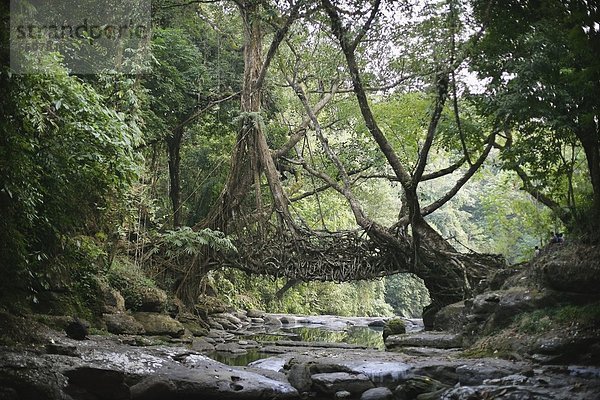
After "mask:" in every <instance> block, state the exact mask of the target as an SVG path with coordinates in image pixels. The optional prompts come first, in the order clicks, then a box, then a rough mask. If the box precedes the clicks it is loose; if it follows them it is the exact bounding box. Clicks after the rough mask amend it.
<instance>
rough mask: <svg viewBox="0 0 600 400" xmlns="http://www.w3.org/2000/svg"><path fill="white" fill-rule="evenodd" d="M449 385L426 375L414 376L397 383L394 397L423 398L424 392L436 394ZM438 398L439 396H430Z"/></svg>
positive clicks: (405, 399) (400, 399)
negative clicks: (399, 383)
mask: <svg viewBox="0 0 600 400" xmlns="http://www.w3.org/2000/svg"><path fill="white" fill-rule="evenodd" d="M448 387H449V386H447V385H444V384H443V383H441V382H439V381H437V380H435V379H432V378H430V377H428V376H415V377H412V378H410V379H408V380H407V381H406V382H404V383H402V384H401V385H399V386H398V387H397V388H396V389H395V390H394V397H395V398H396V399H398V400H409V399H424V398H425V397H424V396H425V394H426V393H432V394H436V395H437V394H438V393H439V392H441V391H443V390H445V389H447V388H448ZM432 398H436V399H437V398H439V397H432Z"/></svg>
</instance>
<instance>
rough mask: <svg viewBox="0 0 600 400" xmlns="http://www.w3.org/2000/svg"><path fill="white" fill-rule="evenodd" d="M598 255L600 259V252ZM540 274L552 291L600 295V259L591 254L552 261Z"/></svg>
mask: <svg viewBox="0 0 600 400" xmlns="http://www.w3.org/2000/svg"><path fill="white" fill-rule="evenodd" d="M596 253H597V255H596V257H600V252H599V251H596ZM540 273H541V277H542V281H543V283H544V284H545V285H546V286H548V287H549V288H551V289H554V290H558V291H562V292H573V293H584V294H593V295H598V287H600V259H599V258H593V256H592V255H590V254H581V255H578V256H577V257H573V258H571V259H568V260H563V259H553V260H550V261H548V262H547V263H545V264H544V265H543V266H542V267H541V271H540Z"/></svg>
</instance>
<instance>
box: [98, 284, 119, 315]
mask: <svg viewBox="0 0 600 400" xmlns="http://www.w3.org/2000/svg"><path fill="white" fill-rule="evenodd" d="M98 281H99V282H98V287H99V288H100V292H101V293H102V312H104V313H117V312H123V311H125V299H124V298H123V296H122V295H121V293H120V292H119V291H118V290H117V289H114V288H112V287H110V286H109V285H108V284H107V283H106V282H103V281H102V280H98Z"/></svg>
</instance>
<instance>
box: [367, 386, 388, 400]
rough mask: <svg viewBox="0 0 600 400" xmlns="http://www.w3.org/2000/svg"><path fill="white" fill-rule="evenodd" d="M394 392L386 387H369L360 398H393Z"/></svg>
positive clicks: (383, 399)
mask: <svg viewBox="0 0 600 400" xmlns="http://www.w3.org/2000/svg"><path fill="white" fill-rule="evenodd" d="M393 396H394V394H393V393H392V391H391V390H390V389H388V388H386V387H378V388H373V389H368V390H367V391H365V392H364V393H363V394H362V395H361V396H360V400H392V398H393Z"/></svg>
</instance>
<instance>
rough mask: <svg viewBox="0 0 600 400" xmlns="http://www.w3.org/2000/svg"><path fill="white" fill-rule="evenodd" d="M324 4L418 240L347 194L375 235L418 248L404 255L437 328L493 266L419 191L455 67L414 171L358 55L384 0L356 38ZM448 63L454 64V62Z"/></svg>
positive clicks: (442, 87)
mask: <svg viewBox="0 0 600 400" xmlns="http://www.w3.org/2000/svg"><path fill="white" fill-rule="evenodd" d="M322 4H323V6H324V8H325V11H326V12H327V14H328V16H329V18H330V21H331V28H332V31H333V34H334V35H335V37H336V38H337V39H338V41H339V43H340V47H341V49H342V52H343V53H344V56H345V58H346V63H347V65H348V70H349V73H350V77H351V79H352V84H353V88H354V93H355V95H356V99H357V101H358V105H359V108H360V111H361V114H362V116H363V119H364V121H365V125H366V126H367V129H368V130H369V132H370V133H371V135H372V137H373V139H374V140H375V142H376V143H377V145H378V146H379V148H380V150H381V152H382V154H383V155H384V156H385V157H386V159H387V161H388V164H389V165H390V167H391V168H392V170H393V171H394V173H395V175H396V178H397V180H398V181H399V182H400V184H401V185H402V188H403V189H404V197H403V200H405V203H406V204H403V212H407V213H408V216H407V217H408V218H407V222H406V224H409V225H410V227H411V232H412V243H410V244H408V243H407V240H406V239H405V238H402V237H399V236H397V235H393V234H391V232H382V229H381V227H378V226H377V224H375V223H374V222H372V221H368V218H366V217H365V216H364V215H363V214H362V213H360V212H359V210H356V209H355V208H356V207H357V205H356V204H353V203H355V201H354V199H353V198H352V196H350V195H348V194H347V193H344V194H345V195H346V198H347V199H348V201H349V202H350V204H351V207H352V209H353V211H354V215H355V216H356V220H357V222H358V223H359V225H361V226H362V227H363V228H365V229H366V230H367V232H368V233H369V235H370V236H371V237H372V238H373V239H374V240H378V241H381V242H386V243H387V245H388V247H390V248H393V247H396V248H397V249H398V251H403V252H406V247H407V244H408V245H409V246H410V247H411V248H412V254H411V255H409V256H408V257H404V260H408V262H410V263H412V265H410V266H408V268H409V272H412V273H414V274H416V275H417V276H419V277H420V278H421V279H423V280H424V282H425V285H426V286H427V288H428V290H429V292H430V295H431V299H432V304H431V305H430V306H429V307H428V308H427V309H426V310H425V312H424V316H423V317H424V318H423V319H424V322H425V327H426V328H431V327H432V323H433V316H434V315H435V313H436V312H437V311H438V310H439V309H440V308H441V307H443V306H445V305H448V304H451V303H454V302H457V301H460V300H462V299H464V298H467V297H470V296H471V294H472V289H473V284H474V282H475V281H477V280H480V279H481V278H482V277H485V276H486V275H487V272H488V271H489V265H486V263H481V262H479V257H477V256H476V255H475V256H469V255H462V254H460V253H458V252H457V251H456V250H455V249H454V248H453V247H452V246H451V245H450V244H449V243H448V241H447V240H445V239H444V238H443V237H441V236H440V235H439V234H438V233H437V232H436V231H435V230H434V229H433V228H432V227H431V226H430V225H429V224H428V223H427V222H426V221H425V219H424V218H423V214H424V212H423V210H422V209H421V205H420V204H419V197H418V193H417V189H418V184H419V182H420V181H421V179H422V178H423V173H424V170H425V167H426V163H427V156H428V152H429V150H430V147H431V144H432V143H433V139H434V135H435V133H436V129H437V124H438V122H439V119H440V117H441V113H442V110H443V107H444V103H445V100H446V97H447V90H448V73H449V71H448V72H444V71H441V72H440V73H439V74H438V75H437V76H436V81H435V84H436V91H437V93H436V94H437V96H436V100H435V104H434V107H433V112H432V117H431V121H430V126H429V128H428V132H427V137H426V140H425V143H424V145H423V148H422V149H421V152H420V154H419V158H418V160H417V167H416V168H415V171H414V172H413V173H412V174H410V173H409V172H408V170H407V168H406V167H405V165H403V163H402V162H401V161H400V159H399V157H398V156H397V154H396V152H395V150H394V148H393V147H392V146H391V144H390V143H389V141H388V140H387V138H386V137H385V135H384V134H383V132H382V131H381V129H380V128H379V126H378V124H377V121H376V119H375V117H374V115H373V113H372V111H371V108H370V105H369V101H368V99H367V96H366V93H365V89H364V87H363V83H362V79H361V76H360V72H359V67H358V63H357V60H356V56H355V50H356V48H357V46H358V43H359V42H360V40H361V38H362V36H363V35H364V34H365V33H366V32H367V31H368V30H369V29H370V25H371V23H372V22H373V21H374V19H375V15H376V13H377V12H378V7H379V4H380V2H379V1H375V3H374V5H373V8H372V12H371V15H370V17H369V18H368V19H367V20H366V22H365V24H364V25H363V26H362V27H360V29H359V30H358V32H359V34H358V35H357V36H356V37H355V38H352V36H351V33H350V32H349V30H348V29H347V27H346V26H345V25H344V24H343V23H342V21H341V17H340V15H339V14H338V9H337V8H336V7H335V6H334V5H333V4H332V2H331V1H330V0H322ZM448 68H450V66H449V67H448ZM492 143H493V135H492V137H491V139H490V140H489V142H488V146H487V148H486V150H485V151H484V152H483V153H482V155H481V157H480V158H479V160H478V162H476V163H475V164H473V165H472V166H471V168H470V169H469V171H468V172H467V173H466V174H465V176H464V177H463V179H461V180H459V181H458V182H457V184H456V185H455V187H454V188H453V189H452V190H451V191H450V192H449V193H448V194H447V195H446V196H445V197H446V198H445V199H441V200H443V201H441V202H440V204H443V202H445V201H447V200H448V199H449V198H451V197H452V196H453V195H454V194H455V193H456V192H457V191H458V190H459V189H460V187H461V186H462V185H464V183H465V182H466V180H468V179H469V178H470V177H471V176H472V174H473V173H474V172H475V171H476V169H477V168H478V167H479V166H480V165H481V163H482V162H483V160H484V159H485V157H486V156H487V154H488V153H489V150H490V149H491V147H492ZM438 207H439V205H438ZM403 217H404V216H403Z"/></svg>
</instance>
